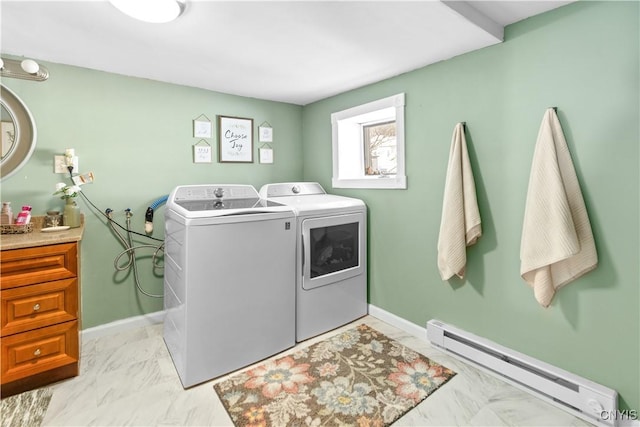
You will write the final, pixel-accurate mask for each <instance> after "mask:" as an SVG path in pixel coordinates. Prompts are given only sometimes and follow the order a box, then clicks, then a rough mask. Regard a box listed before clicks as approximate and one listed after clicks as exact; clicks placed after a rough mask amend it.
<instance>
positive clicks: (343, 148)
mask: <svg viewBox="0 0 640 427" xmlns="http://www.w3.org/2000/svg"><path fill="white" fill-rule="evenodd" d="M404 108H405V102H404V93H399V94H397V95H393V96H388V97H386V98H382V99H378V100H376V101H371V102H368V103H366V104H362V105H356V106H354V107H351V108H347V109H346V110H342V111H337V112H335V113H332V114H331V144H332V148H333V150H332V154H333V177H332V179H331V184H332V185H333V187H334V188H385V189H391V188H393V189H406V188H407V177H406V175H405V160H404V129H405V123H404Z"/></svg>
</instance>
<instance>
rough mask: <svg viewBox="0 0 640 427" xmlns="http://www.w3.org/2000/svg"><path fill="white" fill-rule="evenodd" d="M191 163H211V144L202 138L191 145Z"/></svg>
mask: <svg viewBox="0 0 640 427" xmlns="http://www.w3.org/2000/svg"><path fill="white" fill-rule="evenodd" d="M193 163H211V146H210V145H209V143H208V142H207V141H205V140H204V139H201V140H200V141H198V143H197V144H195V145H194V146H193Z"/></svg>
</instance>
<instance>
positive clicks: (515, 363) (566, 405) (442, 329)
mask: <svg viewBox="0 0 640 427" xmlns="http://www.w3.org/2000/svg"><path fill="white" fill-rule="evenodd" d="M427 339H428V340H429V341H430V342H431V344H434V345H435V346H437V347H440V348H442V349H444V350H446V351H448V352H451V353H452V354H454V355H457V356H459V357H461V358H463V359H466V360H468V361H470V362H471V363H472V364H474V365H477V366H480V367H482V368H485V369H487V370H489V371H492V372H493V373H494V374H497V375H498V376H500V377H503V378H504V379H506V380H507V381H508V382H510V383H512V384H514V385H517V386H519V388H521V389H524V390H526V391H529V392H531V393H533V394H535V395H537V396H538V397H541V398H543V399H544V400H546V401H549V402H550V403H553V404H554V405H556V406H558V407H560V408H563V409H565V410H567V411H569V412H570V413H572V414H574V415H576V416H579V417H580V418H582V419H584V420H586V421H589V422H591V423H596V424H599V425H603V426H616V418H617V417H616V416H615V414H617V413H618V393H617V392H616V391H615V390H612V389H610V388H607V387H603V386H601V385H600V384H596V383H594V382H591V381H589V380H587V379H585V378H581V377H579V376H577V375H574V374H572V373H570V372H567V371H564V370H562V369H559V368H557V367H555V366H551V365H549V364H546V363H544V362H541V361H539V360H536V359H534V358H532V357H529V356H526V355H524V354H521V353H518V352H516V351H514V350H511V349H508V348H505V347H502V346H500V345H499V344H496V343H494V342H492V341H489V340H487V339H484V338H481V337H478V336H475V335H473V334H471V333H469V332H466V331H463V330H461V329H458V328H456V327H454V326H451V325H447V324H446V323H442V322H440V321H438V320H435V319H433V320H429V321H428V322H427Z"/></svg>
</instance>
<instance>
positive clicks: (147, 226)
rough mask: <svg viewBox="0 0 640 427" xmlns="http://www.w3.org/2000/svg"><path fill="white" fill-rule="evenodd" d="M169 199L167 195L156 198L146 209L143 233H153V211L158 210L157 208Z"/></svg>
mask: <svg viewBox="0 0 640 427" xmlns="http://www.w3.org/2000/svg"><path fill="white" fill-rule="evenodd" d="M168 199H169V195H168V194H165V195H164V196H162V197H159V198H157V199H156V200H155V201H154V202H153V203H151V205H150V206H149V207H148V208H147V212H146V213H145V214H144V221H145V222H144V231H145V232H146V233H147V234H151V233H152V232H153V211H154V210H155V209H158V207H159V206H161V205H163V204H164V203H166V202H167V200H168Z"/></svg>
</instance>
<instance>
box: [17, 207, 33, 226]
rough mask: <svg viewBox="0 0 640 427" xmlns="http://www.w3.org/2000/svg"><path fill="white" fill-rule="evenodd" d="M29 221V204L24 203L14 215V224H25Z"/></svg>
mask: <svg viewBox="0 0 640 427" xmlns="http://www.w3.org/2000/svg"><path fill="white" fill-rule="evenodd" d="M30 221H31V206H29V205H25V206H23V207H22V211H21V212H20V213H19V214H18V216H17V217H16V222H15V223H16V225H27V224H29V222H30Z"/></svg>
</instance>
